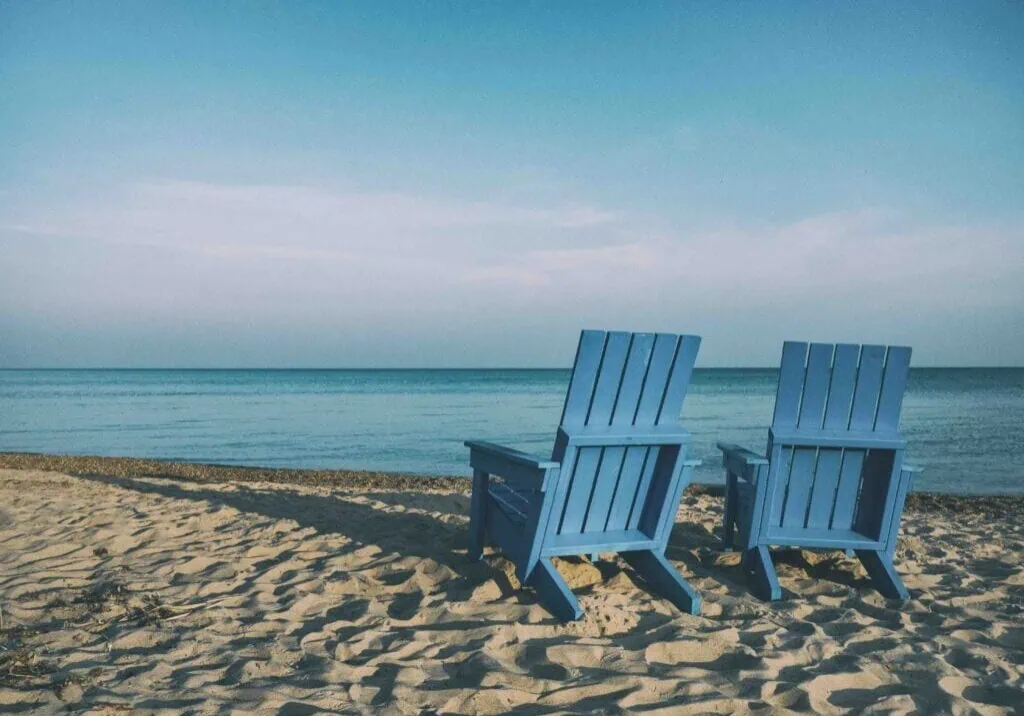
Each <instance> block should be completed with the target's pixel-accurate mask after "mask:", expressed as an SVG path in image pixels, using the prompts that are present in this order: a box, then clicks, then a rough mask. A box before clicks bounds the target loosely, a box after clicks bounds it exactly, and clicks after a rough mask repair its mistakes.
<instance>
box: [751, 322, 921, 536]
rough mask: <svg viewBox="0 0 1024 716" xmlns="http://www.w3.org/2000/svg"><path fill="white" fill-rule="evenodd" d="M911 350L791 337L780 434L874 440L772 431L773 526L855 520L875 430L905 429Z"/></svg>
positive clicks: (785, 352) (782, 374) (839, 524)
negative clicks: (860, 439)
mask: <svg viewBox="0 0 1024 716" xmlns="http://www.w3.org/2000/svg"><path fill="white" fill-rule="evenodd" d="M910 353H911V351H910V348H905V347H902V346H890V347H886V346H872V345H865V346H857V345H850V344H838V345H832V344H825V343H812V344H807V343H799V342H792V341H790V342H786V343H785V345H784V346H783V349H782V364H781V366H780V368H779V386H778V391H777V393H776V399H775V413H774V415H773V418H772V435H775V434H776V433H778V434H779V435H784V434H785V433H787V432H790V431H793V430H797V431H799V432H800V433H801V434H802V435H803V436H804V437H807V436H811V437H812V438H813V436H814V435H815V434H830V435H832V434H836V433H843V432H848V433H849V432H852V433H858V434H865V435H866V441H865V444H864V446H863V447H856V446H851V447H848V448H842V449H841V448H830V447H808V446H806V445H787V444H785V441H784V440H781V441H780V439H779V437H778V436H775V437H774V443H772V442H771V438H770V442H769V453H770V454H771V455H772V456H773V457H774V460H775V463H774V464H773V466H772V470H771V479H772V485H770V487H769V492H770V495H771V498H770V502H769V505H770V508H769V509H770V512H769V513H768V517H767V519H768V526H769V527H784V528H790V527H803V528H836V529H850V528H851V525H852V524H853V523H854V521H855V512H856V502H857V500H858V495H859V494H860V489H861V485H862V483H861V480H862V473H863V469H862V468H863V466H864V464H865V461H870V460H873V458H871V455H872V453H873V452H877V451H873V450H872V447H871V443H870V439H871V437H873V436H879V437H888V438H891V437H898V431H899V415H900V406H901V404H902V401H903V393H904V391H905V389H906V385H907V376H908V374H909V369H910ZM873 461H874V462H877V460H873ZM881 484H882V483H881V482H879V485H881ZM879 489H883V488H882V487H879ZM875 497H877V496H875ZM873 499H874V498H873Z"/></svg>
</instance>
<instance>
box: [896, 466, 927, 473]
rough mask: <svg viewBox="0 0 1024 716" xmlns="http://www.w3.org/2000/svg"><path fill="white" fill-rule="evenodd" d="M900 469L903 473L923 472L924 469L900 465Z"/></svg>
mask: <svg viewBox="0 0 1024 716" xmlns="http://www.w3.org/2000/svg"><path fill="white" fill-rule="evenodd" d="M900 469H901V470H902V471H903V472H914V473H917V472H924V467H923V466H921V465H902V466H900Z"/></svg>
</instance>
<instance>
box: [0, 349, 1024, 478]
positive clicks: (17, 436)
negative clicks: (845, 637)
mask: <svg viewBox="0 0 1024 716" xmlns="http://www.w3.org/2000/svg"><path fill="white" fill-rule="evenodd" d="M568 380H569V371H568V370H7V371H0V451H19V452H40V453H52V454H82V455H105V456H123V457H142V458H159V459H168V460H177V461H189V462H208V463H221V464H226V465H257V466H264V467H296V468H315V469H328V468H349V469H365V470H382V471H389V472H409V473H416V474H421V475H467V474H469V469H468V466H467V463H466V459H467V451H466V449H465V448H464V447H463V446H462V441H463V440H465V439H468V438H480V439H487V440H493V441H496V442H501V443H503V444H507V445H512V446H515V447H519V448H521V449H524V450H528V451H532V452H537V453H540V454H545V453H548V452H549V451H550V449H551V444H552V441H553V438H554V429H555V426H556V425H557V423H558V419H559V416H560V412H561V406H562V399H563V397H564V394H565V388H566V385H567V383H568ZM775 381H776V371H775V370H771V369H765V370H760V369H703V370H700V369H698V370H697V371H696V372H695V375H694V380H693V385H692V386H691V389H690V394H689V396H688V397H687V400H686V403H685V405H684V408H683V416H682V419H683V422H684V424H685V426H686V427H687V428H688V429H689V430H690V431H691V432H692V433H693V440H694V443H693V448H692V452H693V453H694V455H695V457H699V458H702V459H703V460H704V465H703V466H702V467H701V468H699V469H698V471H697V473H696V475H695V479H696V480H697V481H699V482H707V483H717V482H721V481H722V474H721V473H722V470H721V460H720V458H719V455H718V453H717V451H716V449H715V442H716V441H717V440H728V441H730V442H738V443H741V444H744V445H746V446H748V447H751V448H753V449H755V450H761V449H763V448H764V444H765V437H766V434H767V430H766V428H767V425H768V423H769V421H770V420H771V411H772V405H773V402H774V394H775ZM902 426H903V431H904V434H905V436H906V437H907V439H908V441H909V443H910V445H909V449H908V453H909V456H910V460H911V461H912V462H914V463H917V464H921V465H924V466H925V467H926V470H925V472H924V473H923V474H921V475H920V476H919V478H918V480H917V482H916V485H915V487H916V488H917V489H922V490H932V491H937V492H947V493H954V494H960V493H987V494H992V493H1015V494H1022V493H1024V469H1022V468H1021V467H1020V465H1019V463H1018V461H1017V458H1018V456H1019V455H1020V454H1021V449H1022V447H1024V369H1021V368H997V369H991V368H921V369H914V370H913V371H912V372H911V377H910V385H909V388H908V391H907V395H906V398H905V400H904V407H903V422H902Z"/></svg>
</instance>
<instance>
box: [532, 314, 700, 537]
mask: <svg viewBox="0 0 1024 716" xmlns="http://www.w3.org/2000/svg"><path fill="white" fill-rule="evenodd" d="M699 348H700V338H699V337H698V336H688V335H674V334H666V333H658V334H654V333H625V332H607V331H583V333H582V334H581V335H580V342H579V347H578V348H577V351H576V360H575V363H574V365H573V371H572V377H571V379H570V381H569V389H568V392H567V393H566V396H565V406H564V408H563V410H562V420H561V424H560V428H561V429H560V430H559V432H558V437H557V438H556V441H555V447H554V451H553V454H552V459H553V460H557V461H559V462H563V468H562V470H561V472H560V477H559V479H560V482H562V483H563V484H560V485H559V489H558V490H556V494H557V495H558V499H557V500H556V503H555V504H554V505H553V512H552V519H553V520H556V521H557V528H556V532H555V533H556V534H560V535H566V534H584V533H592V532H601V531H617V530H626V529H637V527H638V525H639V524H640V522H641V518H642V516H643V515H642V512H643V508H644V506H645V504H646V502H647V494H648V490H649V489H650V487H651V482H652V475H653V474H654V473H656V467H657V465H658V463H659V459H660V462H662V463H664V462H665V459H667V454H668V452H669V451H668V450H666V449H659V448H650V449H648V448H644V447H630V448H623V447H583V448H579V449H578V450H577V449H575V448H573V449H571V450H570V451H569V452H570V453H571V454H568V455H567V449H568V448H569V441H568V438H567V437H566V433H567V432H568V433H571V432H572V431H574V430H578V429H581V428H584V427H597V426H616V427H622V428H623V429H626V430H629V429H630V428H635V429H636V430H637V431H638V432H639V431H643V430H644V429H645V428H651V427H653V426H657V425H675V424H678V421H679V414H680V412H681V411H682V405H683V398H685V397H686V391H687V388H688V387H689V385H690V376H691V374H692V372H693V364H694V361H695V359H696V357H697V351H698V349H699ZM660 453H665V456H660V455H659V454H660ZM676 453H678V450H676ZM566 458H568V460H566ZM569 461H571V462H572V464H571V465H570V464H568V462H569Z"/></svg>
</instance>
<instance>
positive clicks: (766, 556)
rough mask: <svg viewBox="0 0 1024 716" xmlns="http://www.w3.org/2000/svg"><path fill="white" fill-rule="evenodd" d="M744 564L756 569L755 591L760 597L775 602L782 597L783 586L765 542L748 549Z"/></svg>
mask: <svg viewBox="0 0 1024 716" xmlns="http://www.w3.org/2000/svg"><path fill="white" fill-rule="evenodd" d="M743 561H744V564H745V565H748V566H749V567H750V568H753V570H754V575H753V577H754V584H753V586H752V588H753V592H754V594H755V595H757V597H758V598H759V599H763V600H764V601H766V602H774V601H776V600H778V599H782V587H780V586H779V578H778V577H777V576H776V575H775V565H774V564H772V554H771V552H769V551H768V548H767V547H765V546H764V545H763V544H762V545H758V546H756V547H754V548H753V549H750V550H747V554H746V555H744V560H743Z"/></svg>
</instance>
